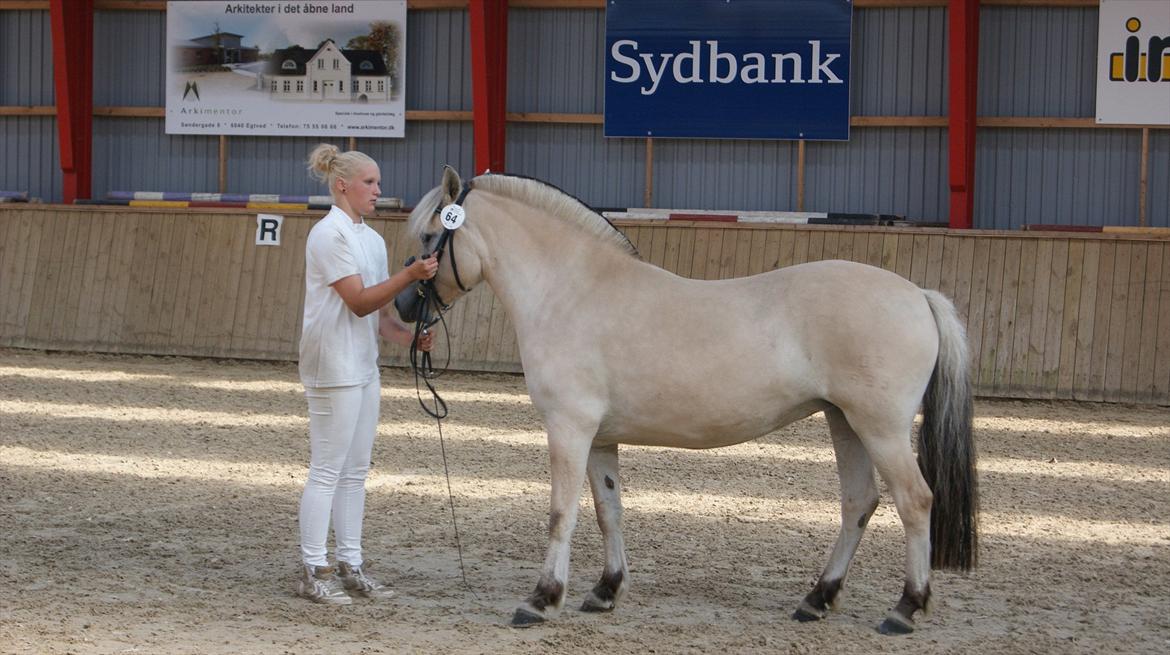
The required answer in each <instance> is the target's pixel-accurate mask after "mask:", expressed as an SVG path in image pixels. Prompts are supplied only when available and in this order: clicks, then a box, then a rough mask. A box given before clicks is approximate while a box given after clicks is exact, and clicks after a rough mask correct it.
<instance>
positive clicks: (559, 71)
mask: <svg viewBox="0 0 1170 655" xmlns="http://www.w3.org/2000/svg"><path fill="white" fill-rule="evenodd" d="M604 82H605V12H604V11H597V10H593V9H569V10H563V9H562V10H547V9H531V10H526V9H515V10H511V11H509V12H508V111H512V112H549V113H570V114H600V113H601V112H602V111H604V104H603V93H604V88H605V85H604Z"/></svg>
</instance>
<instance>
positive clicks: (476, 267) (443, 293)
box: [394, 166, 483, 323]
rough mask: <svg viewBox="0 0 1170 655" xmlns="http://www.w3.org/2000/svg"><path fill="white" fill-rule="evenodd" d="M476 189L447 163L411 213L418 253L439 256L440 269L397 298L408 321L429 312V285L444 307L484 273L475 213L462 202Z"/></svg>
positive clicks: (410, 225)
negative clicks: (465, 207)
mask: <svg viewBox="0 0 1170 655" xmlns="http://www.w3.org/2000/svg"><path fill="white" fill-rule="evenodd" d="M471 189H472V182H471V181H468V183H467V184H464V182H463V180H462V179H460V177H459V173H457V172H455V169H453V168H451V167H450V166H445V167H444V168H443V179H442V182H441V183H440V184H439V186H437V187H435V188H434V189H431V190H430V191H429V192H427V193H426V194H425V195H424V196H423V197H422V199H421V200H420V201H419V202H418V204H417V205H416V206H415V208H414V210H413V211H412V212H411V213H410V218H409V219H407V224H406V225H407V236H408V238H410V237H415V238H417V239H418V240H419V245H420V251H419V255H418V256H420V257H428V256H430V255H431V254H432V253H437V254H438V256H439V271H438V273H436V274H435V277H434V279H432V280H430V282H429V284H428V283H422V282H415V283H413V284H411V285H410V286H409V287H407V288H406V289H405V290H403V291H402V292H401V293H399V294H398V296H397V297H396V298H395V299H394V308H395V309H396V310H397V311H398V316H399V317H400V318H401V319H402V320H403V321H405V322H407V323H413V322H415V321H417V320H419V318H420V315H425V314H426V313H427V312H428V310H429V307H427V302H426V300H425V297H426V287H427V286H430V287H431V289H432V290H433V292H434V293H435V294H436V295H437V298H435V300H436V302H437V304H438V305H440V306H442V307H443V308H444V309H445V307H446V306H450V305H451V304H452V303H454V302H455V300H457V299H458V298H460V297H461V296H463V295H465V294H466V293H468V292H470V291H471V290H472V289H473V288H475V285H477V284H479V282H480V281H481V280H482V279H483V268H482V266H481V263H480V257H479V250H480V249H479V244H480V239H479V236H478V234H477V230H476V227H475V218H474V217H471V216H467V214H466V211H465V210H464V208H463V207H462V204H463V202H464V201H465V200H466V198H467V194H468V193H469V192H470V191H471ZM456 235H458V237H457V236H456ZM424 320H425V316H424Z"/></svg>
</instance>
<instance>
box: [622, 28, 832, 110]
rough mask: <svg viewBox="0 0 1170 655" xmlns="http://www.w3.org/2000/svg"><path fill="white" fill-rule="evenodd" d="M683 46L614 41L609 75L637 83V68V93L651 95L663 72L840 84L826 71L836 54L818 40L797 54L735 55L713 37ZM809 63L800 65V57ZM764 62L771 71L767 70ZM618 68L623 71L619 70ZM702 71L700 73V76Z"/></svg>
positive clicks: (686, 79) (684, 79)
mask: <svg viewBox="0 0 1170 655" xmlns="http://www.w3.org/2000/svg"><path fill="white" fill-rule="evenodd" d="M687 44H688V45H690V49H689V50H684V51H681V52H665V53H650V52H638V42H637V41H634V40H632V39H623V40H621V41H615V42H614V44H613V46H612V47H611V48H610V51H609V54H610V56H611V57H612V58H613V60H614V67H613V70H611V71H610V74H609V78H610V79H611V80H613V81H614V82H619V83H622V84H629V83H638V82H640V81H641V79H642V72H643V70H642V69H643V68H645V72H646V73H647V75H648V77H649V81H648V82H644V83H642V84H641V85H640V91H641V93H642V95H646V96H648V95H653V94H654V93H655V92H657V91H658V87H659V85H660V84H661V83H662V80H663V78H664V77H665V76H666V75H667V73H668V72H669V73H671V77H673V78H674V81H675V83H677V84H703V83H704V82H711V83H714V84H735V83H737V82H741V83H743V84H767V83H769V82H771V83H772V84H786V83H789V82H791V83H793V84H804V83H806V82H807V83H810V84H825V83H828V84H844V83H845V82H844V80H842V79H841V78H840V77H839V76H838V75H837V74H836V73H835V72H834V71H833V69H832V66H833V64H834V63H835V62H836V61H837V60H838V59H840V58H841V55H840V54H838V53H822V51H821V41H820V40H811V41H809V42H808V44H809V45H810V46H811V51H810V52H807V53H804V54H802V53H800V52H772V53H767V54H764V53H759V52H748V53H745V54H743V55H740V56H738V57H737V56H736V55H734V54H733V53H730V52H720V50H719V41H717V40H709V41H706V42H705V43H704V42H703V41H687ZM704 45H706V47H707V49H708V52H707V53H706V62H705V63H706V66H703V65H702V63H703V55H704V53H703V47H704ZM806 60H807V61H808V62H809V66H808V68H807V78H806V69H805V66H804V62H805V61H806ZM769 65H770V67H771V70H769ZM623 68H624V70H623ZM703 73H706V76H704V75H703Z"/></svg>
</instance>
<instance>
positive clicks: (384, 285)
mask: <svg viewBox="0 0 1170 655" xmlns="http://www.w3.org/2000/svg"><path fill="white" fill-rule="evenodd" d="M438 269H439V262H438V260H437V259H435V257H434V256H433V255H432V256H430V257H427V258H426V259H416V260H415V261H414V263H413V264H411V265H410V266H407V267H406V268H404V269H402V270H401V271H398V272H397V273H395V274H394V275H391V276H390V279H388V280H386V281H385V282H379V283H378V284H375V285H373V286H369V287H367V286H363V285H362V276H360V275H349V276H347V277H343V278H341V279H340V280H338V281H336V282H334V283H333V284H331V285H330V286H332V287H333V289H334V291H336V292H337V295H339V296H341V299H342V300H343V301H345V306H346V307H349V311H351V312H353V313H354V314H357V315H358V316H367V315H369V314H370V313H372V312H375V311H377V310H379V309H381V308H382V307H385V306H386V305H387V304H388V303H389V302H390V301H391V300H394V296H397V295H398V294H399V292H401V291H402V290H403V289H405V288H406V287H408V286H410V284H411V282H414V281H415V280H428V279H430V278H432V277H434V276H435V271H437V270H438Z"/></svg>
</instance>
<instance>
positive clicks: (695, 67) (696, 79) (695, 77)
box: [674, 41, 703, 84]
mask: <svg viewBox="0 0 1170 655" xmlns="http://www.w3.org/2000/svg"><path fill="white" fill-rule="evenodd" d="M687 43H690V44H691V51H690V52H683V53H680V54H679V56H677V57H675V58H674V81H675V82H678V83H679V84H702V83H703V76H702V75H701V74H700V73H699V42H698V41H688V42H687ZM684 61H689V62H691V74H690V75H688V76H687V77H683V74H682V65H683V62H684Z"/></svg>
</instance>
